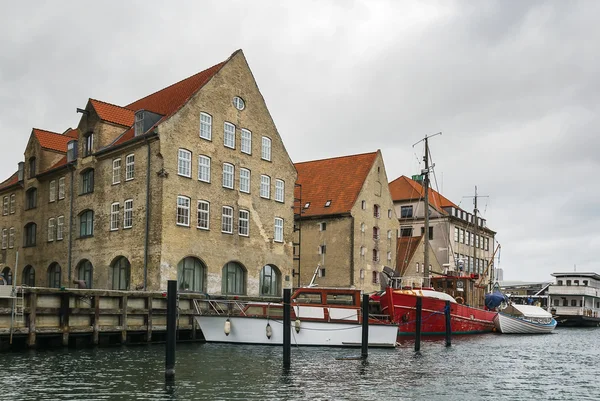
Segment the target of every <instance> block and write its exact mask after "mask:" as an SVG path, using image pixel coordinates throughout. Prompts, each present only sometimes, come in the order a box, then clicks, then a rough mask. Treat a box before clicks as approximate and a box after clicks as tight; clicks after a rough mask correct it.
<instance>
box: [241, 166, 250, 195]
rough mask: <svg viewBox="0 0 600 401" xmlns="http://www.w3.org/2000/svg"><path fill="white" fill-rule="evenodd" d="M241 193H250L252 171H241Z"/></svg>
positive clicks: (243, 169)
mask: <svg viewBox="0 0 600 401" xmlns="http://www.w3.org/2000/svg"><path fill="white" fill-rule="evenodd" d="M240 192H245V193H247V194H249V193H250V170H248V169H246V168H241V169H240Z"/></svg>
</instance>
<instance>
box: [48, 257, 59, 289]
mask: <svg viewBox="0 0 600 401" xmlns="http://www.w3.org/2000/svg"><path fill="white" fill-rule="evenodd" d="M60 283H61V269H60V265H59V264H58V263H56V262H54V263H52V264H51V265H50V267H48V287H50V288H60Z"/></svg>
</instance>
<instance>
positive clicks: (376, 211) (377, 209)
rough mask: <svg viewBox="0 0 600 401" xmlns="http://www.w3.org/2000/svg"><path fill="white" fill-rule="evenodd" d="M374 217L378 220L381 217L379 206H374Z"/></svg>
mask: <svg viewBox="0 0 600 401" xmlns="http://www.w3.org/2000/svg"><path fill="white" fill-rule="evenodd" d="M373 217H376V218H379V217H381V212H380V210H379V205H373Z"/></svg>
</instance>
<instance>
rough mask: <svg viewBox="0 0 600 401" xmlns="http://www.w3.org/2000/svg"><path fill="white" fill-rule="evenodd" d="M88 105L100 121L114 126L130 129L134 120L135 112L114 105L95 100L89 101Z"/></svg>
mask: <svg viewBox="0 0 600 401" xmlns="http://www.w3.org/2000/svg"><path fill="white" fill-rule="evenodd" d="M90 103H91V104H92V106H93V107H94V110H96V113H98V117H100V119H101V120H104V121H108V122H111V123H114V124H118V125H123V126H125V127H131V126H132V125H133V121H134V118H135V111H134V110H130V109H128V108H125V107H121V106H116V105H114V104H110V103H106V102H102V101H100V100H96V99H90Z"/></svg>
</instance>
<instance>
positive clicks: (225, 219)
mask: <svg viewBox="0 0 600 401" xmlns="http://www.w3.org/2000/svg"><path fill="white" fill-rule="evenodd" d="M221 232H224V233H226V234H233V208H231V207H229V206H223V209H222V213H221Z"/></svg>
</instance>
